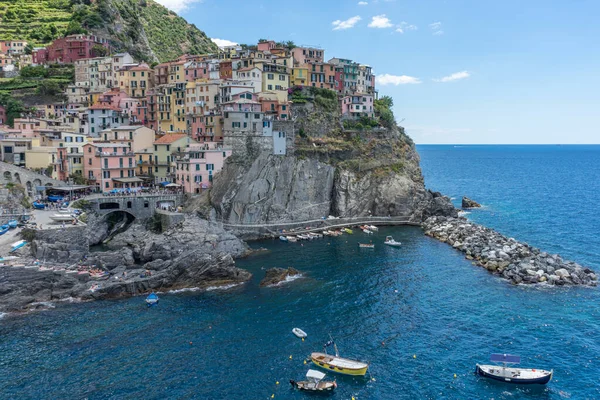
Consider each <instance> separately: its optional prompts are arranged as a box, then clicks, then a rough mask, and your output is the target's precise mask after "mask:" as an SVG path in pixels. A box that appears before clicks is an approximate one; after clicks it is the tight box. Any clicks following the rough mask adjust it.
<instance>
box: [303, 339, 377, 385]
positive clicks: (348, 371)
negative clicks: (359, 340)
mask: <svg viewBox="0 0 600 400" xmlns="http://www.w3.org/2000/svg"><path fill="white" fill-rule="evenodd" d="M331 345H333V348H334V349H335V355H332V354H327V347H329V346H331ZM323 350H324V351H325V352H324V353H311V355H310V359H311V360H312V362H313V363H314V364H315V365H317V366H319V367H321V368H324V369H326V370H329V371H332V372H337V373H339V374H345V375H359V376H363V375H365V374H366V373H367V370H368V369H369V364H368V363H365V362H363V361H358V360H351V359H349V358H343V357H340V355H339V352H338V349H337V346H336V344H335V342H334V341H333V339H332V340H330V341H328V342H327V343H325V345H324V346H323Z"/></svg>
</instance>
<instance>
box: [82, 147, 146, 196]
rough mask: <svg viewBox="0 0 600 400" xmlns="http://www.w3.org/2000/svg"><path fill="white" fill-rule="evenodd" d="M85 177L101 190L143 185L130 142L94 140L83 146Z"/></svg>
mask: <svg viewBox="0 0 600 400" xmlns="http://www.w3.org/2000/svg"><path fill="white" fill-rule="evenodd" d="M83 171H84V177H85V178H87V179H88V180H89V181H90V183H91V184H93V185H95V186H96V188H97V189H98V190H100V191H103V192H107V191H110V190H112V189H118V188H133V187H139V186H141V182H142V180H141V179H140V178H137V177H136V176H135V155H134V153H133V152H132V151H130V150H129V145H128V143H110V142H94V143H88V144H85V145H84V146H83Z"/></svg>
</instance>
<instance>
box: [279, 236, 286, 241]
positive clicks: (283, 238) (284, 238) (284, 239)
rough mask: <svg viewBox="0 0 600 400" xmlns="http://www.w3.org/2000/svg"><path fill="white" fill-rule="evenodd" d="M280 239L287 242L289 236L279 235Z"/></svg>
mask: <svg viewBox="0 0 600 400" xmlns="http://www.w3.org/2000/svg"><path fill="white" fill-rule="evenodd" d="M279 240H281V241H282V242H287V241H288V238H287V237H285V236H279Z"/></svg>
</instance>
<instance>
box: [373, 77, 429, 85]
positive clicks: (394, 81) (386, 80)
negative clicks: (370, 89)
mask: <svg viewBox="0 0 600 400" xmlns="http://www.w3.org/2000/svg"><path fill="white" fill-rule="evenodd" d="M375 79H376V80H377V83H378V84H380V85H382V86H385V85H396V86H398V85H407V84H416V83H421V80H420V79H419V78H415V77H414V76H408V75H390V74H383V75H377V77H376V78H375Z"/></svg>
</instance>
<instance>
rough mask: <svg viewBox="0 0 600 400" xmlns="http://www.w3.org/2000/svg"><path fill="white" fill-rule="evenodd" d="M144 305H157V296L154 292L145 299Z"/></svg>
mask: <svg viewBox="0 0 600 400" xmlns="http://www.w3.org/2000/svg"><path fill="white" fill-rule="evenodd" d="M146 304H148V307H152V306H153V305H156V304H158V295H157V294H156V293H154V292H152V293H150V294H149V295H148V297H146Z"/></svg>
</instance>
